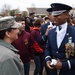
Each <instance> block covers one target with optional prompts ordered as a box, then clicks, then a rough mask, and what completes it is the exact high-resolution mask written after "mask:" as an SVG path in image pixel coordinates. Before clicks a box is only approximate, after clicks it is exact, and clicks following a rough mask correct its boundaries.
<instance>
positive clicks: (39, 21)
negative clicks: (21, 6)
mask: <svg viewBox="0 0 75 75" xmlns="http://www.w3.org/2000/svg"><path fill="white" fill-rule="evenodd" d="M43 22H44V20H43V19H42V18H38V19H36V20H35V21H34V26H35V27H40V26H41V23H43Z"/></svg>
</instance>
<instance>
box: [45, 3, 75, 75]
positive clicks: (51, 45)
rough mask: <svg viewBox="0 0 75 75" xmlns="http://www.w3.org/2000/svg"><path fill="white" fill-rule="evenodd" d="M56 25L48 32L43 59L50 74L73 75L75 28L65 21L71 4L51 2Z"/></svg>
mask: <svg viewBox="0 0 75 75" xmlns="http://www.w3.org/2000/svg"><path fill="white" fill-rule="evenodd" d="M51 7H52V15H53V16H54V24H55V25H56V27H55V28H54V29H51V30H50V31H49V33H48V41H47V44H46V49H45V60H46V64H47V67H48V68H49V69H50V73H51V74H50V75H75V49H74V43H75V29H74V28H73V27H72V26H70V25H69V24H68V23H67V19H68V17H69V11H70V10H71V9H72V7H71V6H68V5H66V4H61V3H52V4H51Z"/></svg>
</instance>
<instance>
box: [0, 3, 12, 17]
mask: <svg viewBox="0 0 75 75" xmlns="http://www.w3.org/2000/svg"><path fill="white" fill-rule="evenodd" d="M10 8H11V6H10V5H8V4H4V5H3V7H2V9H1V13H2V14H3V15H4V16H6V15H9V12H10Z"/></svg>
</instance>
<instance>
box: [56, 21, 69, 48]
mask: <svg viewBox="0 0 75 75" xmlns="http://www.w3.org/2000/svg"><path fill="white" fill-rule="evenodd" d="M67 25H68V23H67V22H66V23H64V24H62V25H60V26H61V30H60V31H59V26H57V28H56V32H57V46H58V48H59V47H60V45H61V42H62V41H63V39H64V37H65V34H66V30H67Z"/></svg>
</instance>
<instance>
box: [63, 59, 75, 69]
mask: <svg viewBox="0 0 75 75" xmlns="http://www.w3.org/2000/svg"><path fill="white" fill-rule="evenodd" d="M64 68H65V69H64ZM70 69H75V58H73V59H70V60H67V61H63V62H62V70H70Z"/></svg>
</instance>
